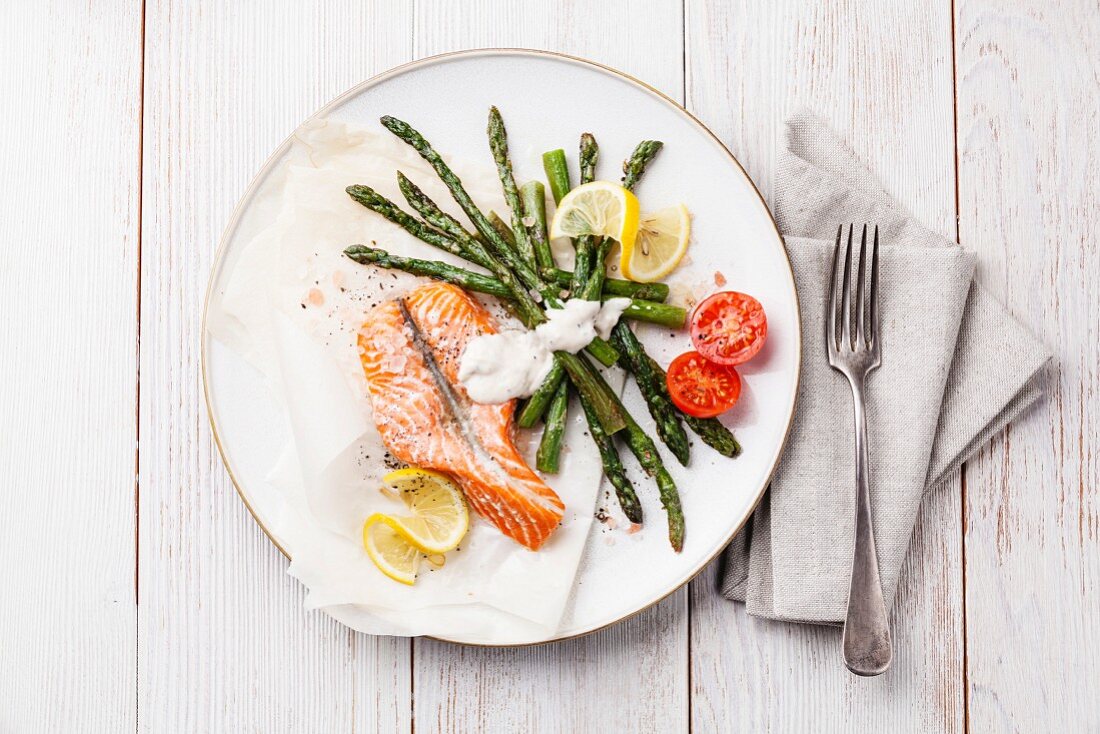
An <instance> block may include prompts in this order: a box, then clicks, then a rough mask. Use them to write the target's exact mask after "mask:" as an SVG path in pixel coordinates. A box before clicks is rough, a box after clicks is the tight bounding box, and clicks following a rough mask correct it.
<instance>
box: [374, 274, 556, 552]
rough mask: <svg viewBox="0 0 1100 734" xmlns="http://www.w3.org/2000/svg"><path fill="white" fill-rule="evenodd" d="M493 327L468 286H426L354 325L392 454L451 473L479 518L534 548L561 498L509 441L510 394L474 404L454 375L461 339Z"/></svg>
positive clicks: (551, 527)
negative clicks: (358, 326) (498, 400)
mask: <svg viewBox="0 0 1100 734" xmlns="http://www.w3.org/2000/svg"><path fill="white" fill-rule="evenodd" d="M495 332H496V327H495V326H494V324H493V320H492V318H491V317H490V316H489V314H488V312H486V310H485V309H484V307H482V305H481V304H480V303H478V302H477V301H476V300H474V299H473V298H472V297H470V296H469V295H468V294H467V293H466V292H465V291H463V290H462V289H461V288H458V287H456V286H453V285H450V284H447V283H432V284H430V285H425V286H422V287H420V288H417V289H416V290H414V291H412V292H411V293H408V294H406V295H405V296H403V297H401V298H399V299H397V300H395V301H387V302H386V303H383V304H380V305H378V306H376V307H374V308H373V309H371V311H370V312H369V313H368V314H367V319H366V322H365V323H364V324H363V328H362V329H361V331H360V332H359V355H360V361H361V362H362V365H363V372H364V373H365V374H366V377H367V384H368V386H369V391H370V401H371V407H372V408H373V410H374V422H375V424H376V425H377V427H378V432H379V434H380V435H381V436H382V441H383V442H384V443H385V444H386V448H388V449H389V451H390V453H391V454H393V455H394V456H395V457H396V458H398V459H400V460H401V461H404V462H407V463H409V464H412V465H415V466H420V467H423V468H425V469H434V470H436V471H440V472H443V473H445V474H447V475H449V476H450V477H451V478H453V479H454V480H455V482H457V483H458V485H459V486H460V487H461V488H462V491H463V492H464V493H465V495H466V499H467V500H468V501H469V503H470V505H471V506H472V507H473V508H474V510H475V511H476V512H477V513H478V514H479V515H481V516H482V517H484V518H485V519H486V520H488V521H489V522H491V523H492V524H493V525H495V526H496V527H497V528H498V529H499V530H500V531H501V532H502V533H504V534H505V535H507V536H508V537H509V538H512V539H513V540H515V541H516V542H517V543H520V544H521V545H524V546H526V547H528V548H530V549H531V550H538V549H539V547H540V546H542V544H543V543H545V542H546V539H547V538H548V537H550V534H551V533H553V532H554V529H555V528H556V527H557V526H558V525H559V524H560V523H561V518H562V514H563V513H564V511H565V505H564V504H563V503H562V501H561V498H560V497H558V495H557V494H556V493H555V492H554V490H552V489H551V488H550V487H548V486H547V485H546V483H545V482H543V481H542V480H541V479H540V478H539V477H538V475H536V474H535V472H534V471H532V470H531V467H529V466H528V465H527V463H526V462H525V461H524V460H523V457H522V456H520V455H519V452H518V451H517V450H516V447H515V445H514V444H513V443H512V413H513V411H514V410H515V401H508V402H507V403H503V404H500V405H481V404H478V403H475V402H473V401H472V400H470V398H469V396H468V395H467V394H466V390H465V389H464V388H463V387H462V385H461V384H460V383H459V381H458V368H459V363H460V361H461V358H462V352H463V350H464V349H465V348H466V345H467V344H468V343H469V342H470V340H471V339H473V338H474V337H477V336H480V335H482V334H493V333H495Z"/></svg>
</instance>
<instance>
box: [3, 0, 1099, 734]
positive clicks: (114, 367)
mask: <svg viewBox="0 0 1100 734" xmlns="http://www.w3.org/2000/svg"><path fill="white" fill-rule="evenodd" d="M480 46H497V47H500V46H523V47H534V48H546V49H553V50H559V51H564V52H567V53H571V54H576V55H580V56H585V57H589V58H592V59H595V60H598V61H601V62H604V63H606V64H609V65H611V66H615V67H618V68H620V69H623V70H625V71H627V72H629V73H631V74H633V75H635V76H637V77H640V78H642V79H644V80H647V81H649V82H650V83H652V84H654V85H655V86H657V87H659V88H660V89H662V90H664V91H665V92H667V93H668V94H670V95H671V96H672V97H674V98H675V99H678V100H681V101H682V102H683V103H684V104H685V105H686V106H687V107H688V109H690V110H691V111H693V112H694V113H695V114H696V115H698V116H699V117H701V118H702V119H703V120H704V122H706V123H707V124H708V125H710V126H711V128H712V129H713V130H714V131H715V132H716V133H717V134H718V135H720V136H721V137H722V138H723V139H724V140H725V142H726V143H727V144H728V145H729V146H730V147H731V149H732V150H733V151H734V153H735V154H736V155H738V157H739V158H740V159H741V161H742V162H743V163H744V164H745V166H746V167H747V169H748V171H749V173H750V174H751V175H752V176H753V177H754V178H755V179H756V181H757V182H758V183H759V184H760V186H761V188H762V190H763V191H764V193H765V195H767V194H768V193H769V192H770V191H771V189H772V185H773V171H774V165H773V163H774V159H775V155H776V151H777V149H778V146H779V145H780V142H781V122H782V120H783V119H784V117H785V116H786V115H787V114H788V113H789V112H791V111H792V110H794V109H795V108H797V107H799V106H803V105H805V106H808V107H810V108H811V109H813V110H815V111H817V112H818V113H819V114H821V115H823V116H824V117H826V118H827V119H829V120H830V121H831V122H832V123H833V124H834V125H835V127H836V128H837V129H838V130H839V131H840V132H841V133H842V134H843V135H845V136H847V138H848V139H849V140H850V141H851V142H852V145H853V147H854V148H855V149H856V152H857V153H858V154H859V155H860V156H862V157H863V158H865V159H866V160H867V161H868V162H869V163H870V164H871V165H872V166H873V167H874V168H875V169H876V170H877V171H879V172H881V176H882V179H883V184H884V185H885V186H886V188H887V189H888V190H889V191H890V192H892V193H893V194H894V195H895V196H896V197H897V198H898V199H900V200H901V201H902V202H904V203H905V204H907V205H908V206H909V207H910V208H911V209H912V210H913V211H914V212H915V213H916V214H917V215H918V216H919V217H920V218H921V219H922V220H923V221H925V222H926V223H927V224H928V225H930V226H931V227H933V228H936V229H938V230H939V231H941V232H944V233H945V234H947V235H948V236H951V237H957V238H958V240H959V241H960V242H961V243H962V244H963V245H965V246H966V247H969V248H972V249H973V250H975V251H977V252H978V253H980V255H981V265H980V268H979V275H980V277H981V279H982V280H983V281H984V282H985V284H986V285H988V286H989V287H991V288H992V289H993V290H995V291H996V292H997V293H999V294H1001V295H1002V296H1003V297H1004V298H1005V299H1006V300H1007V302H1008V303H1009V304H1010V307H1011V308H1012V310H1013V311H1014V312H1016V313H1017V314H1018V315H1019V316H1020V317H1021V318H1022V319H1023V320H1024V321H1026V322H1027V323H1029V324H1031V325H1032V326H1033V327H1034V328H1035V329H1036V330H1037V331H1038V332H1039V333H1040V334H1041V335H1042V337H1043V338H1044V339H1045V340H1046V341H1047V343H1049V344H1050V345H1051V346H1052V347H1054V348H1055V349H1056V350H1057V352H1058V356H1059V361H1060V368H1059V369H1058V371H1057V372H1056V373H1055V374H1054V375H1053V376H1052V378H1051V395H1050V399H1049V400H1048V401H1046V402H1045V403H1043V404H1042V405H1040V406H1039V407H1037V408H1036V409H1034V410H1033V411H1031V412H1030V413H1029V414H1028V415H1027V416H1026V417H1024V418H1023V419H1021V420H1019V421H1018V422H1017V423H1015V424H1014V425H1013V426H1011V427H1010V429H1009V430H1007V431H1005V432H1004V433H1003V434H1002V435H1000V436H998V437H997V438H996V439H995V440H994V441H993V443H992V444H991V445H989V446H987V447H985V448H984V449H983V450H982V451H981V453H980V455H979V456H978V458H977V459H976V460H974V461H972V462H970V463H969V464H968V465H967V466H966V467H964V469H963V471H962V472H961V474H960V475H959V476H958V477H956V478H955V479H954V480H952V481H951V482H949V483H948V486H947V487H946V488H944V489H942V490H940V491H939V492H937V493H936V494H934V495H933V496H931V497H930V498H929V499H928V501H927V502H926V503H925V507H924V510H923V512H922V515H921V518H920V522H919V525H918V529H917V532H916V535H915V537H914V540H913V545H912V548H911V551H910V555H909V561H908V563H907V565H906V568H905V571H904V573H903V576H902V582H901V591H900V593H899V595H898V598H897V603H896V605H895V608H894V610H893V616H894V620H895V624H896V630H897V632H896V636H897V640H896V655H895V658H896V664H895V667H894V669H893V670H892V671H891V672H890V673H889V674H888V675H886V676H883V677H882V678H879V679H873V680H861V679H856V678H854V677H852V676H850V675H849V674H848V673H846V672H845V670H844V669H843V666H842V665H841V662H840V655H839V649H838V647H839V635H838V633H837V632H836V631H835V630H832V629H823V628H816V627H798V626H791V625H786V624H777V623H769V622H763V621H760V620H756V619H753V618H750V617H748V616H746V614H745V613H744V609H743V608H741V607H738V606H734V605H732V604H730V603H728V602H726V601H724V600H722V599H720V598H719V597H718V596H717V594H716V592H715V585H716V571H715V569H713V568H712V569H710V570H708V571H707V572H706V573H705V574H704V575H703V576H702V577H700V578H699V579H697V580H696V581H695V582H694V583H692V584H691V587H690V588H689V589H684V590H682V591H680V592H678V593H676V594H674V595H673V596H672V597H671V598H669V599H668V600H666V601H665V602H663V603H662V604H660V605H658V606H657V607H656V608H654V609H651V610H650V611H648V612H646V613H644V614H642V615H640V616H639V617H637V618H635V619H633V620H631V621H629V622H627V623H625V624H622V625H619V626H617V627H614V628H612V629H609V630H607V631H605V632H602V633H600V634H596V635H594V636H591V637H588V638H584V639H580V640H575V641H572V642H568V643H564V644H559V645H553V646H547V647H538V648H531V649H522V650H514V651H513V650H481V649H470V648H462V647H455V646H452V645H448V644H442V643H437V642H431V641H425V640H407V639H388V638H371V637H367V636H364V635H360V634H356V633H352V632H349V631H348V630H347V629H345V628H343V627H341V626H339V625H337V624H336V623H334V622H332V621H330V620H328V619H327V618H325V617H323V616H321V615H319V614H307V613H305V612H303V611H302V597H303V591H302V588H301V587H300V586H299V585H298V584H297V583H296V582H295V581H293V580H292V579H290V578H289V577H287V575H286V573H285V571H286V563H287V562H286V561H285V560H284V558H283V557H282V556H281V555H280V554H279V552H278V551H277V550H276V549H275V547H274V546H272V545H271V543H269V542H268V541H267V539H266V538H265V537H264V535H263V534H262V533H261V531H260V529H259V528H258V527H257V526H256V524H255V523H254V522H253V521H252V519H251V517H250V516H249V515H248V513H247V511H246V510H245V507H244V505H243V504H242V503H241V502H240V501H239V500H238V499H237V496H236V494H235V492H234V490H233V488H232V486H231V484H230V482H229V480H228V478H227V476H226V474H225V472H224V470H223V469H222V467H221V465H220V462H219V459H218V456H217V453H216V451H215V448H214V445H213V443H212V441H211V438H210V432H209V430H208V425H207V419H206V412H205V408H204V405H203V400H202V388H201V383H200V378H199V368H198V359H199V320H200V312H201V307H202V301H203V295H204V289H205V286H206V279H207V275H208V272H209V268H210V263H211V258H212V256H213V253H214V250H215V246H216V244H217V242H218V239H219V236H220V234H221V232H222V229H223V227H224V225H225V223H226V221H227V219H228V217H229V214H230V212H231V210H232V208H233V206H234V204H235V203H236V201H237V199H238V197H239V196H240V195H241V193H242V192H243V191H244V189H245V186H246V185H247V184H248V182H249V180H250V179H251V177H252V175H253V173H254V172H255V171H256V170H257V169H258V168H259V166H260V165H261V163H262V162H263V161H264V159H265V158H266V156H267V155H268V153H269V152H270V151H271V150H272V149H273V148H274V147H275V146H276V145H277V144H278V142H279V141H281V140H282V139H283V137H284V136H285V135H287V133H289V132H290V131H291V130H292V129H293V128H294V126H295V125H296V124H297V123H298V122H299V121H300V120H302V119H303V118H305V117H306V116H308V115H309V114H310V113H312V112H313V111H314V110H315V109H316V108H318V107H319V106H321V105H322V104H323V103H324V102H326V101H327V100H329V99H330V98H332V97H334V96H335V95H337V94H338V93H340V92H342V91H343V90H345V89H347V88H348V87H350V86H352V85H353V84H355V83H356V82H359V81H361V80H363V79H365V78H367V77H369V76H371V75H373V74H376V73H378V72H380V71H382V70H384V69H386V68H388V67H391V66H394V65H396V64H400V63H403V62H406V61H409V60H411V59H415V58H419V57H423V56H427V55H431V54H436V53H440V52H443V51H450V50H455V49H461V48H471V47H480ZM0 105H2V108H3V110H4V115H3V125H2V126H0V182H2V186H0V241H2V246H3V250H2V254H0V258H2V262H3V266H2V268H0V314H3V322H2V323H3V328H2V331H0V356H2V359H0V364H2V369H3V373H2V376H0V426H2V433H0V436H2V442H0V479H2V480H3V487H2V489H0V568H2V569H3V571H4V574H5V576H6V582H7V583H6V584H5V590H4V592H3V594H2V595H0V731H2V732H9V731H10V732H26V731H50V732H52V731H70V730H71V731H83V730H91V731H109V732H118V731H129V730H141V731H155V732H175V731H263V732H277V731H278V732H281V731H302V732H322V731H324V732H330V731H348V730H367V731H379V732H412V731H413V730H414V729H415V730H416V731H418V732H420V731H432V732H434V731H441V732H462V731H471V732H482V731H524V732H527V731H530V732H534V731H551V732H553V731H578V732H581V731H654V732H681V731H696V732H703V731H806V730H816V731H826V730H829V731H941V730H942V731H959V730H962V729H967V730H972V731H975V732H986V731H1014V730H1015V731H1048V730H1049V731H1066V732H1074V731H1089V730H1091V731H1097V730H1100V704H1098V700H1100V692H1098V687H1100V399H1098V397H1100V395H1098V393H1100V346H1098V343H1100V237H1098V234H1100V197H1098V194H1097V191H1098V190H1100V134H1098V133H1100V124H1098V111H1100V8H1098V6H1097V4H1096V2H1095V0H1076V1H1074V0H1055V1H1049V0H1015V1H1013V0H935V1H934V2H928V3H920V2H911V1H910V0H894V1H889V2H887V1H885V0H882V1H876V2H863V1H861V0H772V1H771V2H756V1H755V0H733V1H725V0H660V1H657V0H646V1H645V2H644V3H643V2H641V0H634V2H631V1H630V0H591V1H589V0H573V1H571V2H565V1H563V0H556V1H555V0H538V1H537V2H534V1H530V0H529V1H528V2H518V1H517V0H476V1H475V2H466V1H459V0H412V1H411V2H403V1H402V0H375V1H373V2H360V1H359V0H314V1H313V2H308V3H302V2H279V1H278V0H219V1H213V0H211V1H207V2H183V1H182V0H175V1H172V0H146V2H145V3H144V4H143V3H141V2H139V1H137V0H131V1H127V0H96V2H77V1H76V0H72V1H71V2H70V1H66V0H50V1H41V2H39V1H35V0H10V1H9V2H5V3H3V4H0Z"/></svg>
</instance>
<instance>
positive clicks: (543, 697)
mask: <svg viewBox="0 0 1100 734" xmlns="http://www.w3.org/2000/svg"><path fill="white" fill-rule="evenodd" d="M635 7H636V4H634V3H630V2H627V0H614V1H612V2H596V1H589V0H585V1H584V2H577V1H573V2H567V3H551V2H535V3H516V2H511V0H478V1H477V2H469V3H461V4H460V3H453V2H449V1H448V0H421V1H420V2H419V3H418V12H417V19H416V34H415V43H416V53H417V55H418V56H428V55H431V54H436V53H441V52H443V51H450V50H457V49H461V48H472V47H484V46H490V47H503V46H520V47H528V48H546V49H552V50H555V51H561V52H563V53H568V54H574V55H578V56H584V57H587V58H591V59H593V60H594V61H599V62H602V63H605V64H608V65H610V66H613V67H615V68H618V69H622V70H623V71H626V72H627V73H629V74H632V75H634V76H637V77H638V78H640V79H643V80H645V81H647V82H649V83H650V84H653V85H654V86H656V87H658V88H659V89H661V90H662V91H664V92H665V93H667V94H669V95H671V96H672V97H673V98H675V99H682V90H683V86H682V85H683V49H682V46H681V45H680V44H681V41H682V37H681V29H682V27H683V24H682V15H681V11H682V9H681V3H680V0H662V1H661V2H650V3H647V4H646V12H645V13H637V12H633V9H634V8H635ZM639 39H659V40H658V41H641V40H639ZM686 604H687V597H686V592H685V591H683V590H681V591H680V592H678V593H676V594H674V595H673V596H672V597H671V598H669V599H667V600H666V601H664V602H663V603H661V604H659V605H657V606H656V607H654V608H653V609H651V610H649V611H647V612H645V613H644V614H641V615H639V616H638V617H636V618H635V619H633V620H631V621H629V622H627V623H625V624H621V625H618V626H616V627H614V628H612V629H610V630H607V631H605V632H602V633H599V634H596V635H593V636H591V637H586V638H582V639H579V640H574V641H571V642H566V643H560V644H554V645H549V646H544V647H536V648H523V649H518V650H481V649H473V648H460V647H456V646H454V645H449V644H446V643H438V642H433V641H429V640H417V642H416V646H415V676H416V678H415V681H414V706H415V714H414V716H415V721H416V727H417V729H418V730H419V729H421V728H425V729H426V730H428V731H433V732H434V731H440V732H448V733H451V732H490V731H500V732H512V731H531V732H536V731H546V732H550V731H570V732H590V731H601V730H605V729H608V728H610V729H612V730H630V731H638V732H649V731H652V732H662V733H663V732H676V731H686V730H687V727H688V716H687V711H688V680H687V675H688V666H687V614H686V611H687V609H686Z"/></svg>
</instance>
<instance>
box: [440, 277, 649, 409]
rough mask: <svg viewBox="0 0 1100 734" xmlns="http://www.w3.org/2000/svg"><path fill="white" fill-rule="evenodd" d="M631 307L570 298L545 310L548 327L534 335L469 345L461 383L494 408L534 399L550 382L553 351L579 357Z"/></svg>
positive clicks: (506, 334) (513, 334) (624, 301)
mask: <svg viewBox="0 0 1100 734" xmlns="http://www.w3.org/2000/svg"><path fill="white" fill-rule="evenodd" d="M629 305H630V299H629V298H610V299H608V300H606V301H604V302H603V303H600V302H599V301H586V300H584V299H581V298H570V299H569V300H567V301H566V302H565V303H563V304H562V307H561V308H551V309H548V310H547V311H546V318H547V319H548V320H547V322H546V323H544V324H539V326H537V327H535V329H533V330H531V331H503V332H501V333H499V334H486V335H484V336H479V337H476V338H474V339H471V340H470V343H469V344H467V345H466V350H465V351H464V352H463V353H462V363H461V364H460V365H459V368H458V380H459V382H461V383H462V386H463V387H464V388H466V393H467V394H468V395H469V396H470V399H471V400H473V401H474V402H475V403H484V404H490V405H495V404H498V403H504V402H507V401H509V400H511V399H512V398H522V397H526V396H527V395H530V394H531V393H533V392H534V391H535V389H536V388H537V387H538V386H539V385H540V384H541V383H542V381H543V380H544V379H545V378H546V374H547V373H548V372H549V371H550V367H551V366H552V365H553V363H554V352H557V351H564V352H570V353H572V354H576V353H577V352H579V351H580V350H582V349H584V348H585V347H586V346H588V343H589V342H591V341H592V340H593V339H595V338H596V337H597V336H599V337H601V338H603V339H606V338H608V337H609V336H610V335H611V329H612V328H613V327H614V326H615V324H616V323H617V322H618V320H619V317H620V316H622V313H623V311H625V310H626V307H627V306H629Z"/></svg>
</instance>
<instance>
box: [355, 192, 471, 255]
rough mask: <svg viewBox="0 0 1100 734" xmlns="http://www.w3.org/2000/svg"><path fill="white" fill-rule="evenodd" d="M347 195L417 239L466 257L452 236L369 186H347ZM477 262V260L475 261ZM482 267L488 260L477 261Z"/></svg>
mask: <svg viewBox="0 0 1100 734" xmlns="http://www.w3.org/2000/svg"><path fill="white" fill-rule="evenodd" d="M345 191H347V193H348V196H350V197H351V198H353V199H355V200H356V201H357V202H359V203H360V204H362V205H363V206H365V207H367V208H368V209H370V210H371V211H373V212H376V213H378V214H381V215H382V216H383V217H385V218H386V219H388V220H390V221H391V222H393V223H394V224H396V225H397V226H399V227H401V228H402V229H404V230H405V231H406V232H408V233H409V234H411V235H412V236H413V237H416V238H417V239H420V240H423V241H424V242H427V243H428V244H429V245H433V246H435V247H438V248H439V249H441V250H445V251H446V252H449V253H451V254H452V255H457V256H459V257H462V258H466V257H467V254H466V252H465V251H464V250H463V248H462V246H461V245H460V244H458V243H457V242H455V241H454V240H453V239H452V238H450V237H448V236H447V235H445V234H443V233H442V232H439V231H438V230H436V229H433V228H432V227H429V226H428V225H426V224H424V223H423V222H421V221H420V220H418V219H417V218H416V217H414V216H412V215H410V214H407V213H405V212H404V211H402V209H401V208H400V207H398V206H397V205H396V204H394V203H393V202H392V201H390V200H389V199H387V198H386V197H384V196H382V195H381V194H379V193H378V192H377V191H375V190H374V189H372V188H371V187H370V186H362V185H355V186H348V187H347V189H345ZM475 262H477V261H475ZM477 264H478V265H481V266H482V267H488V262H477Z"/></svg>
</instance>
